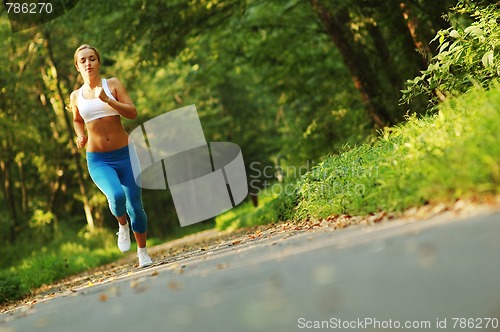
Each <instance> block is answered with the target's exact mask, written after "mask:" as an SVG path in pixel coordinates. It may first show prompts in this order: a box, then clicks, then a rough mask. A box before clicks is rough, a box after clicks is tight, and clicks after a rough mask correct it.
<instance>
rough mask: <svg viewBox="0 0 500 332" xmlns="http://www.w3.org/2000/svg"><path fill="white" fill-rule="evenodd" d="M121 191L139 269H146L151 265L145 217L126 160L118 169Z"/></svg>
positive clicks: (139, 194)
mask: <svg viewBox="0 0 500 332" xmlns="http://www.w3.org/2000/svg"><path fill="white" fill-rule="evenodd" d="M118 176H119V178H120V182H121V185H122V187H123V191H124V192H125V196H126V198H127V199H126V209H127V214H128V216H129V218H130V224H131V226H132V231H133V232H134V237H135V240H136V241H137V256H138V257H139V267H146V266H150V265H152V264H153V262H152V260H151V258H150V257H149V255H148V252H147V249H146V238H147V216H146V212H145V211H144V207H143V204H142V189H141V187H139V186H138V185H137V184H136V182H135V179H134V174H133V171H132V165H131V164H130V159H129V158H126V159H124V160H122V162H121V163H120V167H119V169H118Z"/></svg>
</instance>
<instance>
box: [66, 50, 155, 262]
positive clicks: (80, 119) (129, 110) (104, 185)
mask: <svg viewBox="0 0 500 332" xmlns="http://www.w3.org/2000/svg"><path fill="white" fill-rule="evenodd" d="M74 61H75V66H76V70H77V71H78V72H79V73H80V75H81V76H82V78H83V81H84V84H83V85H82V86H81V87H80V89H78V90H75V91H73V92H72V93H71V96H70V100H71V102H70V105H71V109H72V111H73V124H74V128H75V132H76V135H77V139H76V145H77V147H78V148H83V147H84V146H85V145H86V146H87V165H88V169H89V173H90V177H91V178H92V180H93V181H94V183H95V184H96V185H97V187H98V188H99V189H100V190H101V191H102V192H103V193H104V194H105V195H106V198H107V199H108V203H109V208H110V210H111V212H112V213H113V215H114V216H115V217H116V219H117V220H118V228H119V230H118V233H116V234H117V235H118V248H119V249H120V250H121V251H122V252H126V251H128V250H129V249H130V230H129V224H128V222H127V215H128V216H129V219H130V224H131V227H132V231H133V233H134V237H135V239H136V241H137V256H138V258H139V267H146V266H150V265H152V264H153V262H152V261H151V258H150V257H149V255H148V253H147V249H146V230H147V227H146V226H147V217H146V213H145V212H144V208H143V205H142V193H141V188H140V187H139V186H137V184H136V183H135V180H134V176H133V171H132V166H131V162H130V156H129V147H128V134H127V133H126V132H125V130H124V129H123V126H122V124H121V121H120V116H124V117H126V118H128V119H135V118H136V117H137V110H136V108H135V105H134V103H133V102H132V99H131V98H130V96H129V95H128V93H127V91H126V90H125V87H124V86H123V85H122V83H121V82H120V80H118V79H117V78H110V79H103V78H101V76H100V73H99V69H100V66H101V57H100V54H99V52H98V51H97V49H95V48H94V47H92V46H89V45H86V44H84V45H82V46H80V47H78V48H77V49H76V51H75V55H74Z"/></svg>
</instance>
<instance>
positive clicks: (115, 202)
mask: <svg viewBox="0 0 500 332" xmlns="http://www.w3.org/2000/svg"><path fill="white" fill-rule="evenodd" d="M89 174H90V177H91V178H92V180H93V181H94V183H95V184H96V186H97V187H98V188H99V189H100V190H101V191H102V192H103V193H104V195H105V196H106V198H107V200H108V204H109V209H110V210H111V213H112V214H113V215H114V216H115V217H116V219H117V220H118V223H119V224H120V226H119V230H118V233H117V235H118V248H119V249H120V250H121V251H122V252H125V251H128V250H129V249H130V230H129V227H128V225H127V214H126V194H125V191H124V190H123V187H122V185H121V183H120V179H119V176H118V173H117V172H116V170H115V169H114V168H113V167H112V166H111V165H110V164H106V163H104V162H89Z"/></svg>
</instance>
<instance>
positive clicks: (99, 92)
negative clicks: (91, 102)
mask: <svg viewBox="0 0 500 332" xmlns="http://www.w3.org/2000/svg"><path fill="white" fill-rule="evenodd" d="M108 86H109V89H110V90H111V93H112V94H113V96H114V97H115V98H116V100H113V99H111V98H110V97H109V96H108V95H107V94H106V92H105V91H104V89H103V88H102V87H99V88H96V90H95V91H96V92H95V93H96V97H98V98H99V99H101V100H102V101H103V102H105V103H106V104H108V105H109V106H111V107H113V108H114V109H115V110H116V111H117V112H118V113H120V115H122V116H124V117H126V118H127V119H132V120H133V119H135V118H137V109H136V108H135V105H134V102H133V101H132V98H130V96H129V95H128V93H127V90H126V89H125V87H124V86H123V84H122V82H120V80H119V79H117V78H110V79H108Z"/></svg>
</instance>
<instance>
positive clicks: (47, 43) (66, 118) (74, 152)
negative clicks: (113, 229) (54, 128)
mask: <svg viewBox="0 0 500 332" xmlns="http://www.w3.org/2000/svg"><path fill="white" fill-rule="evenodd" d="M44 39H45V43H44V45H45V47H46V48H47V52H48V55H49V59H48V65H49V66H50V68H51V70H52V72H53V73H54V74H55V76H56V77H55V80H56V87H57V95H58V97H59V99H60V103H61V105H57V103H55V102H54V103H53V104H52V107H53V108H54V111H56V110H57V109H59V110H60V113H61V114H63V118H64V123H65V125H66V130H67V131H68V135H69V136H68V137H73V136H74V133H73V126H72V122H71V120H70V118H69V115H68V112H67V111H66V103H65V101H64V100H65V98H64V94H63V93H62V89H61V82H60V81H59V78H58V75H57V66H56V64H55V61H54V55H53V53H52V48H51V41H50V35H49V33H48V32H47V31H45V32H44ZM56 114H57V112H56ZM70 141H71V142H72V145H71V155H72V156H73V158H74V160H75V164H76V169H77V176H78V185H79V187H80V193H81V194H82V197H83V208H84V212H85V218H86V219H87V224H88V226H89V229H90V230H94V229H95V223H94V218H93V216H92V208H91V206H90V203H89V200H88V197H87V191H86V188H85V181H84V177H83V167H82V165H81V164H80V158H79V153H78V150H77V148H76V144H75V142H74V140H70Z"/></svg>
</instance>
